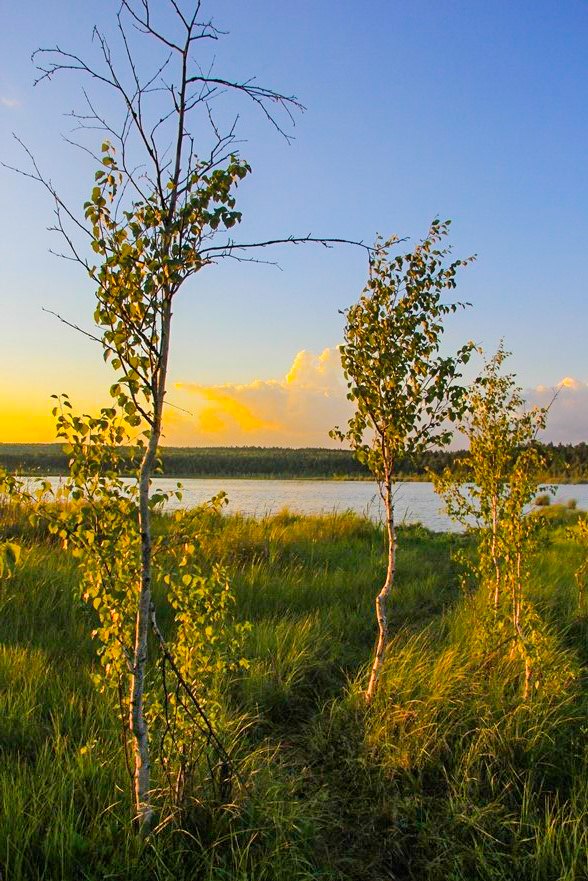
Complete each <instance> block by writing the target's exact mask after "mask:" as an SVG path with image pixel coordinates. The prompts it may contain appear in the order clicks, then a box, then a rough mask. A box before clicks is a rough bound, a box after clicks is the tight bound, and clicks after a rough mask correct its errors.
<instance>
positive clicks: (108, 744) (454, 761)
mask: <svg viewBox="0 0 588 881" xmlns="http://www.w3.org/2000/svg"><path fill="white" fill-rule="evenodd" d="M547 516H548V517H549V518H550V520H551V526H550V528H549V530H548V531H547V532H546V536H545V540H544V543H543V546H542V551H541V553H540V555H539V556H538V558H537V560H536V561H535V563H534V579H533V586H532V600H533V602H534V604H535V607H536V609H537V611H538V613H539V614H540V616H541V619H542V622H543V628H542V632H543V637H544V641H545V646H544V657H545V663H544V666H543V677H542V681H541V683H540V688H538V689H537V692H536V694H535V695H534V697H533V699H532V700H531V701H529V702H527V703H524V702H522V700H521V696H520V695H521V690H520V687H519V675H520V673H519V669H518V667H517V666H516V665H515V664H514V663H513V662H512V661H511V660H510V659H509V657H508V655H506V654H504V653H497V654H491V655H489V656H488V655H482V654H480V650H479V648H478V647H477V642H476V640H477V632H478V628H477V621H478V618H479V605H480V602H479V600H478V599H477V597H476V596H475V594H470V595H464V594H463V593H462V592H461V591H460V589H459V587H458V576H457V572H456V568H455V565H454V563H453V562H452V555H453V552H454V551H455V550H456V548H457V546H458V545H460V544H462V543H463V542H464V541H466V539H464V538H461V537H458V536H455V535H454V536H449V535H438V534H433V533H430V532H427V531H426V530H424V529H422V528H421V527H418V526H417V527H409V528H405V529H403V530H401V534H400V554H399V581H398V592H397V595H396V596H395V598H394V601H393V604H392V613H391V618H392V622H393V628H394V637H393V642H392V644H391V646H390V648H389V651H388V660H387V663H386V668H385V672H384V675H383V680H382V684H381V688H380V691H379V694H378V697H377V699H376V702H375V704H374V705H373V706H372V707H371V708H370V709H369V710H368V709H366V707H365V703H364V701H363V698H362V694H361V690H362V687H363V686H365V681H366V670H367V665H368V663H369V659H370V655H371V651H372V647H373V642H374V637H375V622H374V615H373V597H374V595H375V592H376V590H377V588H378V587H379V584H380V581H381V580H382V577H383V572H384V565H385V561H384V557H383V549H384V548H383V536H382V533H381V532H380V530H379V529H378V528H377V527H375V526H374V525H372V524H370V523H369V522H367V521H365V520H362V519H359V518H357V517H355V516H352V515H341V516H330V517H316V518H308V517H306V518H301V517H296V516H293V515H291V514H287V513H284V514H281V515H278V516H275V517H273V518H268V519H265V520H262V521H253V520H247V519H243V518H240V517H232V518H227V519H226V520H225V522H224V526H223V528H222V529H221V530H220V532H218V533H217V534H216V535H214V536H213V537H212V538H211V539H210V547H209V551H210V553H211V554H214V555H215V556H217V557H221V558H223V559H224V560H225V561H226V563H227V565H228V567H229V569H230V571H231V573H232V580H233V583H234V585H235V589H236V593H237V601H238V602H237V608H238V615H239V617H241V618H242V619H243V620H249V621H250V622H251V623H252V629H251V631H250V633H249V634H248V637H247V645H246V655H247V657H248V658H249V660H250V668H249V670H247V671H245V672H243V673H242V674H241V675H240V676H239V677H237V676H234V677H233V678H232V679H231V680H230V681H226V682H222V683H219V694H220V695H221V704H222V706H221V708H220V710H219V717H220V718H221V723H220V730H219V733H220V735H221V737H222V739H223V741H224V743H225V744H226V745H227V747H228V748H229V749H230V750H231V751H232V755H233V757H234V759H235V761H236V762H237V763H238V766H239V768H240V771H241V775H242V778H243V780H244V783H245V785H244V786H235V789H234V792H233V793H232V800H231V804H229V805H226V804H225V805H223V804H221V803H220V802H219V801H218V799H216V800H215V797H214V794H213V793H211V792H210V791H209V788H208V783H207V780H206V775H205V773H204V771H203V776H202V781H201V794H202V803H201V804H200V805H197V808H198V809H197V810H195V811H194V813H193V816H192V817H191V818H190V822H188V823H186V824H185V825H184V828H182V829H178V828H173V827H172V826H171V825H169V826H168V827H167V828H165V829H164V830H163V831H162V832H161V833H160V834H159V835H157V836H155V837H154V838H153V839H152V840H149V841H148V842H147V843H146V844H144V845H141V844H140V843H139V842H138V841H137V840H136V839H135V838H134V837H133V836H132V835H130V834H129V816H130V803H129V795H128V783H127V777H126V771H125V766H124V761H123V752H122V748H121V742H120V735H119V731H118V729H117V727H116V724H115V723H114V722H113V719H112V715H111V712H110V709H109V706H108V705H107V702H106V698H105V697H104V696H103V695H101V694H100V693H99V692H98V691H97V690H96V689H95V687H94V685H93V684H92V682H91V678H90V677H91V672H92V669H93V667H94V666H95V663H96V661H95V645H93V643H92V641H91V639H90V637H89V632H90V630H91V628H92V614H91V611H90V610H89V609H88V607H86V606H85V605H84V604H83V603H82V602H81V600H80V599H79V587H78V584H77V574H76V570H75V568H74V566H73V564H72V561H71V560H70V559H69V558H68V556H67V555H65V554H64V553H63V552H62V551H61V550H60V549H58V548H57V547H56V546H55V545H54V544H52V543H51V541H50V540H49V539H48V538H47V537H46V536H44V535H43V534H41V533H36V532H35V531H34V530H33V529H32V528H30V527H28V526H26V525H25V522H24V521H23V522H20V521H15V522H14V523H13V524H12V526H11V530H10V531H11V532H12V533H14V534H17V535H19V536H20V537H21V540H22V541H23V542H24V543H25V545H26V546H27V550H26V554H25V557H24V562H23V565H22V566H21V568H20V569H19V570H18V571H17V573H16V575H15V577H14V578H12V579H10V580H5V581H3V582H1V583H0V868H1V871H2V879H3V881H25V879H26V881H35V879H45V881H53V879H55V881H64V879H68V881H69V879H72V881H73V879H92V881H99V879H100V881H101V879H106V878H116V879H131V881H133V879H158V881H159V879H161V881H163V879H166V881H172V879H174V881H176V879H177V881H184V879H185V881H187V879H208V881H212V879H215V881H229V879H230V881H274V879H275V881H310V879H316V881H318V879H320V881H331V879H332V881H335V879H352V881H355V879H357V881H360V879H361V881H380V879H382V881H383V879H414V881H458V879H459V881H474V879H488V881H490V879H496V881H498V879H505V881H506V879H517V881H559V879H561V881H575V879H582V878H588V751H587V743H588V738H587V736H586V735H587V733H588V723H587V719H588V712H587V711H588V681H587V679H586V665H587V663H588V615H587V613H586V609H580V610H579V609H578V604H577V590H576V586H575V583H574V578H573V571H574V569H575V568H576V567H577V565H578V563H579V561H580V558H581V554H582V550H581V548H580V547H578V546H577V545H576V544H575V543H574V542H573V541H572V540H570V538H569V537H568V535H567V533H566V532H565V529H564V527H563V526H562V525H561V522H560V521H561V519H562V518H560V517H559V516H558V512H557V511H556V510H555V509H552V510H551V511H549V512H548V515H547ZM570 516H572V515H570ZM562 517H563V515H562ZM5 525H6V524H5ZM8 525H9V526H10V524H8ZM160 601H161V602H164V601H165V600H164V598H163V597H160Z"/></svg>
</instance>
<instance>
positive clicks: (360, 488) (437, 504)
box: [49, 477, 588, 532]
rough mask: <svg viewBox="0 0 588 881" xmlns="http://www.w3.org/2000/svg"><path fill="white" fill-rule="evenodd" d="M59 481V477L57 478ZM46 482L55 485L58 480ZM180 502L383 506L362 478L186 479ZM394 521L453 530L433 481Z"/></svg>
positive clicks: (562, 488) (402, 494) (377, 514)
mask: <svg viewBox="0 0 588 881" xmlns="http://www.w3.org/2000/svg"><path fill="white" fill-rule="evenodd" d="M61 479H63V478H61ZM49 480H50V481H51V482H52V483H53V484H54V485H57V483H58V482H59V480H60V478H57V477H52V478H49ZM177 483H178V480H177V479H176V478H170V477H160V478H156V479H155V480H154V481H153V484H154V487H156V488H159V489H162V490H167V491H170V490H173V489H175V488H176V485H177ZM180 483H181V484H182V487H183V499H182V501H181V503H179V502H178V501H177V500H176V499H172V500H171V502H170V504H169V508H170V509H173V508H177V507H180V506H181V507H187V508H190V507H195V506H196V505H199V504H201V503H202V502H205V501H206V500H207V499H210V498H211V497H212V496H214V495H216V493H218V492H219V491H220V490H224V491H225V492H226V493H227V495H228V497H229V505H228V509H227V510H228V511H229V513H237V512H238V513H241V514H247V515H249V516H252V517H263V516H264V515H266V514H275V513H276V512H277V511H280V510H282V509H283V508H288V509H289V510H290V511H293V512H296V513H299V514H331V513H333V512H342V511H354V512H355V513H357V514H361V515H363V516H366V517H369V518H371V519H372V520H375V521H379V520H380V519H381V518H382V502H381V500H380V497H379V495H378V490H377V487H376V485H375V484H374V483H371V482H370V481H363V480H361V481H360V480H247V479H239V480H237V479H235V478H233V479H222V478H218V479H216V478H208V477H207V478H186V479H185V480H182V481H180ZM568 499H576V500H577V502H578V507H579V508H583V509H586V508H588V483H579V484H560V485H559V486H557V487H556V494H555V498H554V501H556V502H563V503H565V502H567V501H568ZM395 510H396V519H397V522H398V523H403V522H404V523H416V522H420V523H422V524H423V525H424V526H426V527H428V528H429V529H434V530H436V531H439V532H448V531H452V530H457V529H458V527H457V526H456V524H455V523H453V522H452V521H451V520H450V519H449V517H447V515H446V514H445V513H444V511H443V503H442V501H441V499H440V498H439V496H438V495H437V494H436V493H435V490H434V489H433V484H432V483H426V482H422V483H416V482H407V483H399V484H398V487H397V490H396V505H395Z"/></svg>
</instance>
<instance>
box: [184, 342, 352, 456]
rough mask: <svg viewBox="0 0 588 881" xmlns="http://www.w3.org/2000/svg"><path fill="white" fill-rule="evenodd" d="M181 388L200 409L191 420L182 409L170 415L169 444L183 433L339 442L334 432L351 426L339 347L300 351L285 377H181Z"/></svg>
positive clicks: (217, 438)
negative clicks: (221, 380)
mask: <svg viewBox="0 0 588 881" xmlns="http://www.w3.org/2000/svg"><path fill="white" fill-rule="evenodd" d="M175 389H176V390H177V391H176V392H175V394H174V399H175V397H176V396H177V392H180V393H181V396H182V398H183V400H182V401H181V403H182V406H184V405H186V406H187V407H188V408H189V409H191V410H193V409H194V408H196V415H195V418H193V419H192V420H186V419H182V418H181V417H180V416H179V415H178V413H177V411H176V413H174V414H173V415H171V413H170V414H168V419H167V429H168V440H167V442H168V443H171V442H173V443H177V442H178V439H177V438H178V436H181V438H182V439H183V441H182V442H185V443H207V442H208V443H214V444H222V443H226V444H243V445H245V444H250V445H255V444H260V445H264V446H268V445H275V446H329V445H337V444H336V442H333V441H331V439H330V438H329V431H330V429H331V428H333V427H334V426H335V425H340V426H345V424H346V422H347V419H348V417H349V413H350V405H349V402H348V401H347V398H346V386H345V382H344V379H343V372H342V370H341V361H340V357H339V351H338V349H336V348H327V349H325V350H324V351H323V352H322V353H321V354H320V355H313V354H312V353H311V352H307V351H301V352H298V354H297V355H296V357H295V358H294V361H293V363H292V366H291V368H290V370H289V371H288V373H287V374H286V376H285V377H284V378H283V379H265V380H261V379H258V380H255V381H254V382H251V383H248V384H245V385H239V384H234V383H228V384H225V385H217V386H203V385H199V384H196V383H182V382H180V383H176V386H175ZM187 396H189V398H190V400H189V403H187V401H186V398H187ZM170 416H171V418H169V417H170ZM190 438H191V439H190Z"/></svg>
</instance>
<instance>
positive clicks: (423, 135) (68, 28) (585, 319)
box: [0, 0, 588, 446]
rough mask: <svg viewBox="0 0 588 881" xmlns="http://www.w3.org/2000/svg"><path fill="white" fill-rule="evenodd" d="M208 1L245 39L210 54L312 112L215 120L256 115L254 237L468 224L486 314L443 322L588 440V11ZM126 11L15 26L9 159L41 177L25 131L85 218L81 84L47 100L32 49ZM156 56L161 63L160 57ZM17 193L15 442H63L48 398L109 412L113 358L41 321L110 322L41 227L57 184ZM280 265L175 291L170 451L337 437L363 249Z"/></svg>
mask: <svg viewBox="0 0 588 881" xmlns="http://www.w3.org/2000/svg"><path fill="white" fill-rule="evenodd" d="M157 6H158V8H159V9H162V8H163V7H164V4H163V0H159V2H158V4H157ZM205 8H206V10H207V11H208V13H209V14H210V15H212V16H213V17H214V20H215V23H216V24H217V25H218V27H219V28H221V29H222V30H223V31H226V32H227V34H226V36H224V37H223V38H222V39H221V40H219V41H218V43H216V44H215V45H214V54H215V71H216V72H217V75H221V76H227V77H235V78H245V77H248V76H255V77H256V79H257V81H258V82H259V83H260V84H262V85H266V86H269V87H271V88H274V89H276V90H279V91H282V92H284V93H285V94H288V95H296V96H297V98H298V99H299V100H300V101H301V102H302V103H303V104H304V105H305V107H306V110H305V112H304V113H300V114H297V115H296V118H295V123H296V124H295V127H294V128H293V129H291V130H289V132H290V134H292V135H293V136H294V137H293V140H292V141H291V143H288V142H287V141H286V140H285V139H284V138H283V137H281V136H280V135H279V134H278V133H277V132H275V131H274V130H273V129H272V127H271V126H270V125H268V124H267V122H266V121H265V120H264V118H263V117H262V116H261V114H259V113H256V112H255V111H254V108H252V107H247V106H243V105H239V106H237V105H236V104H235V103H234V102H231V101H230V100H228V101H227V103H226V105H219V109H218V113H219V119H220V121H221V123H222V124H228V122H229V121H230V120H231V119H232V115H233V114H234V113H236V112H238V113H239V128H238V131H239V136H240V140H241V141H242V143H241V144H240V152H241V155H242V156H243V157H244V158H246V159H247V160H248V161H249V162H250V164H251V166H252V169H253V173H252V174H251V175H250V176H249V177H248V178H247V180H246V181H245V182H244V183H243V184H242V185H241V187H240V189H239V196H238V198H239V202H238V207H239V209H240V210H241V211H242V212H243V222H242V224H241V228H240V230H239V235H240V237H241V240H243V241H252V240H257V239H265V238H268V237H269V238H274V237H284V236H288V235H290V234H295V235H305V234H308V233H311V234H313V235H316V236H329V237H345V238H351V239H361V240H364V241H366V242H372V241H373V239H374V237H375V235H376V234H377V233H381V234H383V235H385V236H389V235H391V234H393V233H395V234H397V235H399V236H408V237H410V239H411V241H413V242H414V241H416V240H418V239H419V238H420V237H422V236H423V235H424V234H425V233H426V230H427V228H428V225H429V223H430V221H431V220H432V219H433V218H434V217H435V216H440V217H442V218H451V219H452V221H453V223H452V234H451V240H452V244H453V245H454V250H455V253H456V255H458V256H468V255H470V254H476V255H477V260H476V262H475V263H474V264H472V265H471V266H470V267H468V268H466V269H465V270H464V271H463V273H462V275H461V277H460V279H459V286H458V294H459V297H460V299H461V300H464V301H468V302H470V303H471V304H472V305H471V308H469V309H467V310H464V311H463V312H462V313H460V314H459V315H458V316H456V317H455V318H453V319H451V321H450V322H449V323H448V327H447V332H446V345H447V349H448V350H450V349H451V348H456V347H457V346H459V345H461V344H462V343H463V342H465V341H466V340H468V339H474V340H475V341H476V342H477V343H479V344H481V345H482V346H484V348H485V349H486V350H487V351H488V352H492V351H494V350H495V349H496V347H497V345H498V342H499V340H500V339H501V338H504V341H505V345H506V347H507V349H509V350H510V351H512V353H513V356H512V359H511V363H510V368H511V369H512V370H514V371H515V372H516V373H517V375H518V379H519V382H520V384H521V385H522V386H523V387H524V388H525V389H527V390H528V392H527V396H528V399H529V401H531V402H534V403H535V402H536V403H543V402H546V401H547V400H548V399H550V398H551V395H552V391H551V390H552V389H553V388H554V387H560V388H561V391H560V393H559V395H558V398H557V400H556V403H555V404H554V406H553V408H552V413H551V419H550V428H549V431H548V434H547V437H548V438H549V439H552V440H555V441H574V442H577V441H580V440H583V439H586V437H587V436H588V385H587V383H588V354H587V350H586V345H585V337H586V328H587V326H588V296H587V293H588V290H587V289H588V281H587V275H586V272H585V259H586V258H585V254H586V244H585V243H586V240H587V237H588V213H587V211H586V205H588V171H587V164H586V158H587V145H588V75H587V73H588V71H587V65H588V2H586V0H562V2H560V3H557V4H555V3H553V2H551V0H549V2H548V0H534V2H527V0H517V2H516V3H512V2H501V0H493V2H492V3H487V2H484V0H467V2H466V0H447V2H444V3H439V2H433V0H412V2H411V3H407V2H396V0H365V2H363V3H361V4H359V3H357V2H355V3H352V2H348V0H337V2H335V0H300V2H298V3H296V4H286V3H283V4H282V3H276V2H275V0H274V2H270V0H250V2H247V3H238V2H236V0H210V2H209V3H208V4H207V5H206V6H205ZM117 9H118V4H117V3H116V2H111V0H103V2H102V3H100V4H93V3H84V4H80V3H79V2H74V0H45V2H42V3H41V2H39V0H25V2H23V3H21V4H12V5H10V6H9V7H7V9H6V11H5V13H4V16H3V28H2V32H1V34H0V159H1V160H2V161H4V162H7V163H9V164H14V165H24V164H25V157H23V155H22V153H21V152H20V151H19V148H18V145H17V143H16V142H15V141H14V139H13V137H12V134H13V133H16V134H17V135H18V136H19V137H20V138H21V139H22V140H23V141H24V142H25V143H26V144H27V146H28V147H29V148H30V149H31V150H32V152H33V153H34V155H35V157H36V158H37V161H38V163H39V165H40V167H41V168H42V170H43V171H44V173H45V174H47V176H49V177H50V178H51V180H52V182H53V183H54V185H55V186H56V187H57V188H58V189H59V191H60V193H63V195H64V197H65V198H66V199H67V200H68V202H69V204H71V205H73V206H78V205H80V206H81V204H82V203H83V202H84V201H85V199H86V198H87V195H88V193H89V190H90V189H91V186H92V183H93V171H94V165H93V163H92V160H89V159H88V157H87V155H86V154H84V153H82V152H81V151H76V150H75V148H72V147H70V146H69V145H68V144H67V143H66V142H65V141H64V139H63V134H65V135H66V136H70V135H71V132H72V128H73V121H72V119H71V117H68V115H67V114H68V113H69V112H70V111H71V110H72V109H74V108H76V109H78V108H80V107H81V106H82V95H81V91H80V87H81V82H80V81H79V80H78V79H76V77H75V76H73V75H72V76H64V77H62V78H56V79H55V80H53V81H52V82H50V83H47V82H45V83H42V84H40V85H38V86H36V87H33V80H34V69H33V66H32V64H31V60H30V55H31V52H32V51H33V50H34V49H35V48H37V47H39V46H45V47H50V46H54V45H56V44H59V46H60V47H61V48H63V49H73V50H74V51H76V52H78V53H80V54H84V55H86V54H91V53H92V51H93V45H92V41H91V36H92V27H93V25H94V24H96V25H98V26H99V27H100V28H102V29H104V30H105V31H106V32H110V31H111V30H112V23H113V20H114V19H113V16H114V14H115V12H116V10H117ZM138 51H139V55H138V57H139V61H140V63H141V65H142V66H143V68H144V69H145V70H147V69H148V67H149V65H150V64H152V63H153V61H154V58H155V55H154V52H153V48H152V47H150V46H149V45H144V46H141V47H140V48H139V50H138ZM209 61H210V55H209V56H206V55H205V57H204V59H203V63H209ZM98 98H102V96H101V95H98ZM108 109H109V110H111V107H110V105H108ZM112 112H116V111H115V109H114V108H112ZM200 132H201V129H200V128H198V129H197V130H196V131H195V135H196V137H197V138H198V137H199V136H200ZM93 137H94V133H90V138H93ZM95 140H96V143H97V144H99V142H100V140H101V137H100V133H99V132H97V133H95ZM89 143H92V142H91V141H90V142H89ZM0 181H1V186H2V195H3V201H4V210H3V211H2V212H0V305H1V307H2V311H1V315H2V326H3V334H2V345H1V347H0V442H1V441H4V442H17V441H49V440H52V439H53V438H54V430H53V425H52V419H51V416H50V408H51V402H50V395H51V394H53V393H60V392H68V393H69V395H70V397H71V399H72V401H73V402H74V404H75V405H76V406H77V407H79V408H80V409H85V410H88V409H95V408H97V407H98V406H100V405H103V404H105V403H107V402H108V394H107V389H108V387H109V385H110V383H111V382H112V376H111V374H110V372H109V369H108V368H107V367H105V366H104V365H103V363H102V358H101V352H100V350H99V347H98V346H97V345H95V344H93V343H92V342H91V341H89V340H88V339H87V338H84V337H83V336H81V335H79V334H77V333H75V332H74V331H72V330H70V329H69V328H68V327H66V326H65V325H63V324H61V323H59V321H58V320H57V319H55V318H54V317H53V316H52V315H50V314H48V313H47V312H44V311H43V308H45V309H50V310H53V311H55V312H58V313H60V314H61V315H63V316H64V317H65V318H66V319H67V320H69V321H71V322H73V323H75V324H79V325H80V326H82V327H85V328H88V329H90V330H91V329H92V312H93V296H94V295H93V290H92V286H91V283H90V282H89V280H88V279H87V278H86V277H85V276H84V275H83V273H82V271H81V270H80V269H79V267H77V266H75V265H73V264H71V263H69V262H66V261H63V260H60V259H58V258H57V257H55V256H53V255H52V254H51V253H50V252H49V250H50V249H51V248H54V249H59V247H60V243H59V242H58V241H57V239H56V237H55V235H54V234H51V233H50V232H48V231H47V227H48V226H50V225H51V223H52V207H51V203H50V200H49V199H48V198H47V195H46V193H44V192H43V191H42V190H41V189H40V188H39V187H38V186H35V185H34V184H33V183H32V182H31V181H29V180H26V179H24V178H22V177H19V176H18V175H15V174H14V173H12V172H9V171H8V170H6V169H3V168H0ZM271 259H272V260H275V261H277V262H278V263H279V268H278V267H276V266H266V265H255V264H236V263H231V262H230V261H229V262H227V263H225V264H224V265H221V266H218V267H215V268H212V269H208V270H206V271H204V272H202V273H200V274H199V275H197V276H196V277H195V278H194V279H192V280H191V281H190V282H189V283H187V284H186V286H185V288H184V289H183V290H182V292H181V293H180V295H179V297H178V299H177V301H176V307H175V316H174V330H173V334H172V357H171V365H170V383H169V389H170V391H169V400H170V401H171V402H172V403H175V404H176V408H168V416H167V420H166V425H165V441H164V442H165V443H169V444H181V445H186V446H190V445H224V444H238V445H242V444H247V445H256V444H260V445H277V446H306V445H313V446H315V445H317V446H323V445H329V444H330V443H331V442H330V441H329V438H328V431H329V429H330V428H331V427H332V426H333V425H334V424H341V423H342V422H344V420H345V419H346V416H347V415H348V403H347V401H346V398H345V385H344V382H343V377H342V375H341V372H340V366H339V363H338V353H337V345H338V344H339V343H340V342H341V341H342V337H343V325H344V318H343V316H342V315H341V312H340V310H343V309H345V308H346V307H347V306H349V305H350V304H351V303H352V302H353V301H354V300H356V299H357V298H358V296H359V295H360V293H361V290H362V287H363V285H364V283H365V279H366V272H367V266H366V259H365V254H364V253H363V252H361V251H360V250H359V249H357V248H352V247H344V246H340V247H336V248H333V249H331V250H326V249H324V248H320V247H316V246H314V247H313V246H310V245H306V246H299V247H292V246H290V247H282V248H277V249H275V252H273V253H272V255H271ZM562 382H563V384H562ZM179 407H181V408H182V409H177V408H179ZM185 411H188V412H185Z"/></svg>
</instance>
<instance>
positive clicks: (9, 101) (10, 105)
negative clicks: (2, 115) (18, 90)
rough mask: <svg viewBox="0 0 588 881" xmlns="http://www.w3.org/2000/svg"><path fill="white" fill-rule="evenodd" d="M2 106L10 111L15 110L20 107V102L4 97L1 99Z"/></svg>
mask: <svg viewBox="0 0 588 881" xmlns="http://www.w3.org/2000/svg"><path fill="white" fill-rule="evenodd" d="M0 104H2V106H3V107H8V108H9V110H14V108H15V107H20V101H17V100H16V98H6V97H5V96H4V95H2V97H0Z"/></svg>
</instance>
